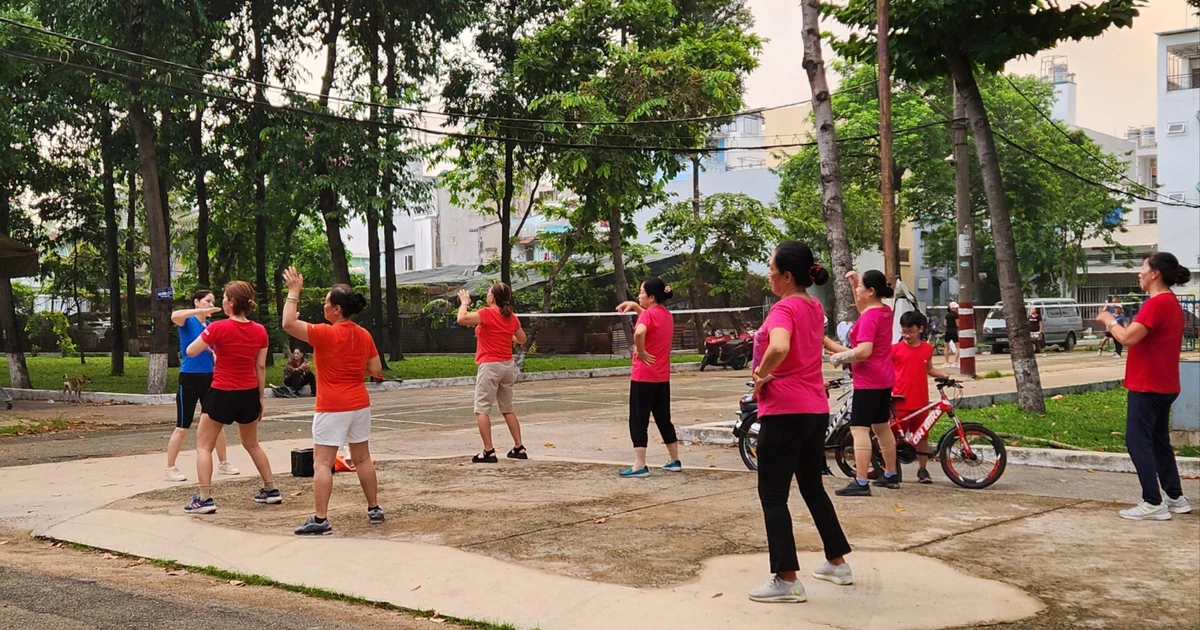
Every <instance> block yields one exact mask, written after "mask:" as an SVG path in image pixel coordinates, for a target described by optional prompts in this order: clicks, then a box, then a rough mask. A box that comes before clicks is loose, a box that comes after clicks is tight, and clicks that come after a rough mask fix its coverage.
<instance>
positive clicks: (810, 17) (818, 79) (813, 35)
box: [801, 0, 858, 322]
mask: <svg viewBox="0 0 1200 630" xmlns="http://www.w3.org/2000/svg"><path fill="white" fill-rule="evenodd" d="M820 6H821V3H820V1H819V0H803V4H801V11H802V15H803V21H804V26H803V31H802V33H801V37H802V39H803V40H804V63H803V65H804V71H805V72H806V73H807V74H808V84H809V85H810V86H811V87H812V94H813V116H814V118H815V119H816V124H817V130H816V131H817V151H818V153H819V154H820V156H821V190H822V194H823V197H824V207H823V214H824V218H825V227H826V229H827V230H828V236H829V252H830V258H831V259H832V261H831V262H832V264H833V277H834V278H833V291H834V295H835V296H836V303H837V318H838V321H844V322H852V321H854V320H856V319H858V309H856V308H855V307H854V292H853V290H851V288H850V283H849V282H847V281H846V274H847V273H849V272H850V271H851V270H853V269H854V257H853V256H851V255H850V239H849V237H848V236H847V235H846V215H845V212H844V210H843V206H842V168H841V165H840V162H839V161H838V147H837V133H836V131H835V128H834V122H833V101H832V99H831V97H830V94H829V83H828V82H827V81H826V80H825V61H824V59H822V57H821V26H820V23H819V20H820V14H821V9H820Z"/></svg>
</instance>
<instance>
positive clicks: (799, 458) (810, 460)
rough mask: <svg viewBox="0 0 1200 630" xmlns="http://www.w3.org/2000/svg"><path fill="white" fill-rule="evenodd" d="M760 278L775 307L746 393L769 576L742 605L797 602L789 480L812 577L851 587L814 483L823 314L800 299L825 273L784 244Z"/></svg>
mask: <svg viewBox="0 0 1200 630" xmlns="http://www.w3.org/2000/svg"><path fill="white" fill-rule="evenodd" d="M767 278H768V280H769V281H770V283H771V292H772V293H774V294H775V295H777V296H779V302H777V303H776V304H775V306H773V307H771V312H770V314H768V315H767V319H766V321H765V322H763V325H762V329H761V330H765V331H767V333H766V334H767V339H768V340H769V341H768V342H767V348H766V351H765V352H764V353H763V355H762V359H761V362H760V363H759V364H758V366H757V367H756V368H755V369H754V393H755V396H757V397H758V421H759V426H760V429H759V434H758V499H759V501H760V502H761V503H762V509H763V518H764V520H765V521H766V526H767V548H768V550H769V552H770V559H771V573H773V574H774V575H772V576H771V581H770V582H767V584H766V585H765V586H763V587H762V588H758V589H755V590H753V591H750V599H751V600H753V601H756V602H769V603H798V602H803V601H805V599H806V595H805V594H804V586H803V585H801V584H800V582H799V580H798V578H797V575H796V572H797V571H799V569H800V563H799V561H798V560H797V558H796V540H795V535H794V534H793V532H792V515H791V512H789V511H788V494H789V492H790V490H791V485H792V479H793V478H794V479H795V480H796V482H797V484H798V485H799V487H800V496H802V497H804V503H805V505H807V506H808V511H809V513H810V514H811V515H812V518H813V523H814V524H815V525H816V526H817V532H818V533H819V534H820V535H821V543H822V544H823V546H824V547H825V559H826V562H825V564H824V565H822V566H821V567H820V568H818V569H817V570H816V571H814V572H813V577H816V578H817V579H820V580H825V581H828V582H833V583H834V584H839V585H847V584H852V583H854V576H853V574H852V573H851V571H850V565H848V564H846V560H845V557H844V556H845V555H846V554H848V553H850V543H848V542H846V535H845V534H844V533H843V532H842V526H841V523H839V522H838V518H837V512H836V511H835V510H834V509H833V503H832V502H831V501H830V500H829V495H828V494H826V493H825V486H824V485H823V484H822V483H821V469H822V468H823V467H824V465H825V427H826V426H828V424H829V398H828V396H827V395H826V393H825V386H824V385H825V383H824V376H823V375H822V374H821V354H822V353H821V351H822V347H823V345H824V344H825V343H829V342H825V341H824V338H825V333H824V325H823V322H824V319H825V314H824V310H823V309H822V307H821V303H820V302H818V301H817V299H816V298H814V297H812V296H810V295H809V294H808V287H810V286H812V285H814V284H818V285H820V284H825V283H826V282H828V281H829V272H827V271H825V269H824V268H823V267H821V266H820V265H818V264H816V262H815V261H814V260H813V253H812V249H810V248H809V247H808V245H805V244H804V243H801V242H800V241H787V242H785V243H782V244H780V245H779V247H777V248H776V249H775V255H774V256H772V257H771V262H770V265H769V271H768V272H767Z"/></svg>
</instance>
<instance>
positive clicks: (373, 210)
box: [366, 12, 388, 370]
mask: <svg viewBox="0 0 1200 630" xmlns="http://www.w3.org/2000/svg"><path fill="white" fill-rule="evenodd" d="M369 21H370V26H369V28H368V30H369V31H370V33H371V34H370V36H369V37H368V40H369V41H368V48H369V51H368V52H367V81H368V83H369V84H370V86H371V93H372V94H378V93H379V92H380V90H379V88H380V85H379V42H378V34H379V21H378V14H377V13H375V12H372V13H371V18H370V20H369ZM371 102H372V103H374V102H375V98H374V97H373V98H372V99H371ZM370 116H371V120H374V121H378V120H379V107H377V106H375V105H371V110H370ZM369 133H371V134H372V137H371V144H372V145H374V146H375V147H376V148H378V147H379V141H380V135H381V132H380V128H379V127H374V128H372V129H371V131H370V132H369ZM380 167H381V164H380V163H379V161H376V162H375V164H374V171H375V177H374V178H373V179H374V181H372V182H371V183H370V185H369V187H370V189H371V193H372V194H371V195H370V197H371V198H370V199H369V200H368V201H367V208H366V210H367V212H366V214H367V255H368V256H370V258H371V261H370V263H369V264H368V265H367V273H368V274H370V276H371V277H370V279H369V282H368V284H369V285H370V292H371V300H370V304H369V305H368V306H369V308H370V309H371V329H370V330H371V336H372V337H374V338H375V348H376V349H377V350H378V349H379V348H380V347H382V346H383V345H384V343H383V341H384V334H383V331H384V321H383V286H382V284H383V283H382V282H381V278H380V277H379V276H380V274H381V273H382V271H381V270H380V268H379V267H380V263H381V262H382V261H381V260H380V256H379V208H378V207H377V206H376V205H375V200H376V199H377V198H378V197H377V195H376V193H378V192H379V191H380V190H381V188H382V186H380V184H381V180H380V179H379V176H380V175H381V172H380ZM379 359H380V361H381V362H382V363H383V369H385V370H386V369H388V365H387V359H386V358H385V357H384V356H383V355H382V354H380V355H379Z"/></svg>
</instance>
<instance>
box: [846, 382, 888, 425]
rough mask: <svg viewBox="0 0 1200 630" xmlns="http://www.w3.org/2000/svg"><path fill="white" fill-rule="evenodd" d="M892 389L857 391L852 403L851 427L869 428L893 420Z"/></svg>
mask: <svg viewBox="0 0 1200 630" xmlns="http://www.w3.org/2000/svg"><path fill="white" fill-rule="evenodd" d="M891 405H892V389H891V388H890V387H889V388H887V389H855V390H854V398H853V399H852V400H851V402H850V426H852V427H869V426H871V425H873V424H880V423H886V422H890V421H891V419H892V411H891Z"/></svg>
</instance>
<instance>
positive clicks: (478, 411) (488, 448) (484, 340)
mask: <svg viewBox="0 0 1200 630" xmlns="http://www.w3.org/2000/svg"><path fill="white" fill-rule="evenodd" d="M512 299H513V298H512V287H510V286H508V285H507V284H505V283H503V282H497V283H496V284H493V285H492V287H491V288H490V289H488V292H487V306H485V307H484V308H481V309H479V310H478V311H475V312H474V313H471V312H468V311H469V309H470V308H471V294H470V293H469V292H467V291H466V290H465V289H464V290H462V291H459V292H458V303H459V305H458V325H459V326H474V327H475V363H476V364H477V365H478V366H479V368H478V371H477V373H476V375H475V422H476V424H478V426H479V437H480V438H482V439H483V452H482V453H480V454H479V455H475V456H472V457H471V461H472V462H474V463H476V464H495V463H497V462H498V461H500V460H499V458H497V457H496V449H495V448H493V446H492V417H491V415H490V414H491V413H492V407H493V406H495V407H499V408H500V414H501V415H503V416H504V422H505V423H506V424H507V425H508V432H509V433H510V434H511V435H512V439H513V447H512V450H510V451H509V452H508V458H509V459H529V454H528V453H526V452H525V444H524V442H522V441H521V423H520V421H519V420H517V414H516V411H514V410H513V385H515V384H516V382H517V364H516V363H515V362H514V361H513V351H512V347H513V342H514V341H515V342H517V343H525V341H526V337H525V331H523V330H521V320H519V319H517V314H516V313H515V312H514V311H513V303H512ZM356 460H357V458H356Z"/></svg>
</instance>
